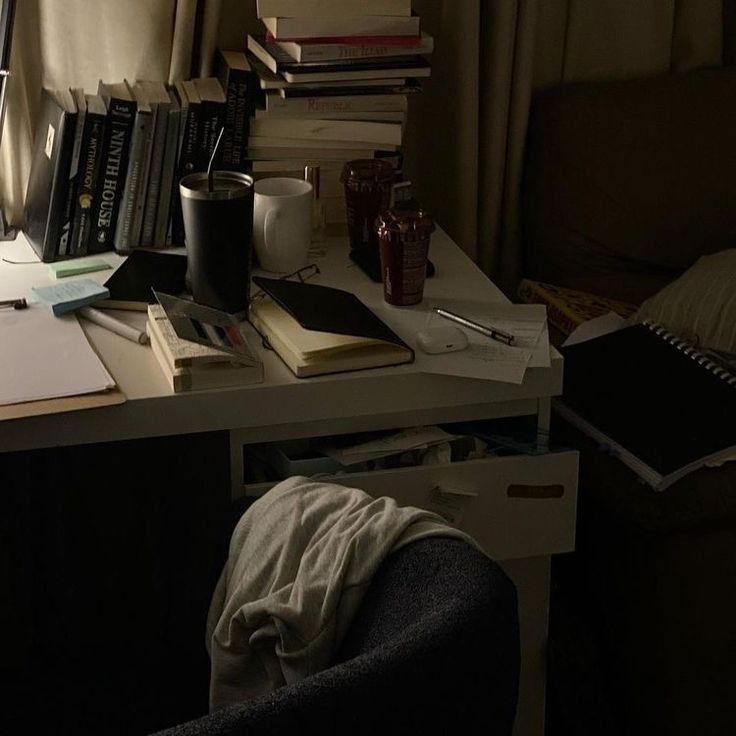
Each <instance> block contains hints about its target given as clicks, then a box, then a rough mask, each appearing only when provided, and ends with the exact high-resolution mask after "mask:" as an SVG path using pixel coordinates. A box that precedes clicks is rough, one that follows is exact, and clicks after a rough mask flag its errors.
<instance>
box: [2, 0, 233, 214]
mask: <svg viewBox="0 0 736 736" xmlns="http://www.w3.org/2000/svg"><path fill="white" fill-rule="evenodd" d="M221 11H222V0H125V2H118V1H117V0H16V14H15V25H14V33H13V42H12V48H11V58H10V70H11V76H10V78H9V82H8V99H7V112H6V120H5V126H4V130H3V131H2V145H0V202H2V203H4V210H5V212H6V216H7V219H8V220H9V221H10V222H11V223H13V224H16V225H20V224H21V223H22V211H23V198H24V195H25V187H26V182H27V180H28V172H29V169H30V159H31V148H32V140H33V125H34V121H35V116H36V113H37V107H38V102H39V93H40V89H41V87H42V86H46V87H50V88H59V87H84V89H85V90H86V91H87V92H94V91H96V89H97V83H98V81H99V80H100V79H103V80H105V81H121V80H122V79H126V78H127V79H151V80H156V81H164V82H170V83H171V82H174V81H176V80H179V79H185V78H189V77H190V76H199V75H203V76H206V75H207V74H209V73H210V72H211V65H212V59H213V54H214V49H215V47H216V44H217V37H218V33H219V27H220V16H221Z"/></svg>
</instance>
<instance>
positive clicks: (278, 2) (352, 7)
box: [256, 0, 411, 18]
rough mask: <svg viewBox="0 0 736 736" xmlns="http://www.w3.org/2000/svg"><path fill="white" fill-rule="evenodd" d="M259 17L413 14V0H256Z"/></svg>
mask: <svg viewBox="0 0 736 736" xmlns="http://www.w3.org/2000/svg"><path fill="white" fill-rule="evenodd" d="M256 14H257V16H258V17H259V18H263V17H264V16H265V17H269V16H270V17H286V18H296V17H299V16H305V15H307V16H312V15H322V16H325V15H326V16H335V17H337V16H341V17H351V16H355V15H368V14H370V15H398V16H410V15H411V0H371V2H370V3H366V2H363V1H362V0H256Z"/></svg>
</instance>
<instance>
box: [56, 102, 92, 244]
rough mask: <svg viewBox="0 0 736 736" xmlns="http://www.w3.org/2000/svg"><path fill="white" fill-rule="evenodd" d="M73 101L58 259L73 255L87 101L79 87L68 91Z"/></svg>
mask: <svg viewBox="0 0 736 736" xmlns="http://www.w3.org/2000/svg"><path fill="white" fill-rule="evenodd" d="M69 91H70V92H71V93H72V98H73V99H74V106H75V107H76V109H77V118H76V121H75V124H74V145H73V147H72V157H71V160H70V162H69V174H68V177H69V181H68V183H67V189H66V201H65V202H64V214H63V216H62V225H61V230H62V237H61V240H60V242H59V253H58V255H59V258H69V257H71V256H73V255H74V247H73V243H74V202H75V200H76V197H77V187H78V186H79V172H80V156H81V151H82V135H83V133H84V124H85V119H86V117H87V99H86V98H85V95H84V90H83V89H82V88H81V87H72V88H70V90H69Z"/></svg>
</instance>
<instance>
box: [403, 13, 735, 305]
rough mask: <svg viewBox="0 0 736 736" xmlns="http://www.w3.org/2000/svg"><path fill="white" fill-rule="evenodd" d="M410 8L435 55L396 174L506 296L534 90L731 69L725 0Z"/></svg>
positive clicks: (516, 262)
mask: <svg viewBox="0 0 736 736" xmlns="http://www.w3.org/2000/svg"><path fill="white" fill-rule="evenodd" d="M414 5H415V7H416V9H417V11H418V12H419V14H420V15H421V16H422V24H423V27H424V29H425V30H427V31H428V32H429V33H431V34H432V35H434V37H435V53H434V55H433V57H432V67H433V69H432V77H431V79H430V80H427V82H426V83H425V84H424V85H423V86H424V88H425V92H424V93H423V94H422V95H417V96H416V97H417V99H415V100H412V106H411V109H410V116H409V124H408V131H407V136H406V138H407V146H406V148H407V151H406V163H405V166H406V173H407V175H408V177H409V178H411V179H412V180H413V181H414V182H415V188H416V191H417V194H418V196H419V197H420V199H421V201H422V202H423V203H424V204H425V206H426V207H427V208H428V210H429V211H430V212H432V213H433V214H434V216H435V217H436V219H437V221H438V222H439V223H440V224H441V225H442V226H443V227H444V228H445V229H446V230H447V231H448V232H449V234H450V235H451V236H452V237H453V238H454V239H455V240H456V242H458V243H459V244H460V245H461V246H462V247H463V249H464V250H465V251H466V252H467V253H468V255H469V256H470V257H471V258H473V259H474V260H476V261H477V262H478V264H479V265H480V266H481V267H482V268H483V270H484V271H486V273H488V274H489V275H490V276H491V278H493V279H494V281H495V282H496V283H497V284H498V285H499V286H500V287H501V288H502V289H503V290H504V291H506V293H507V294H509V295H513V293H514V290H515V286H516V283H517V281H518V279H519V278H520V276H521V274H522V272H523V264H522V262H521V237H522V235H521V224H522V223H521V213H520V191H521V177H522V172H523V161H524V141H525V137H526V124H527V118H528V113H529V106H530V104H531V100H532V98H533V95H534V93H535V92H536V91H538V90H540V89H542V88H545V87H549V86H552V85H558V84H562V83H565V82H572V81H576V80H582V79H607V78H608V79H610V78H616V79H621V78H626V77H634V76H644V75H648V74H655V73H660V72H667V71H686V70H688V69H693V68H696V67H699V66H712V65H719V64H722V63H723V61H724V59H725V60H726V61H728V60H729V58H730V61H731V63H733V48H734V35H733V33H734V28H733V19H734V16H735V15H736V12H734V0H646V1H642V0H415V3H414ZM729 18H730V19H731V20H730V21H729V20H728V19H729ZM729 22H730V23H731V25H729Z"/></svg>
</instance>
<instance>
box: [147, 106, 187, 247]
mask: <svg viewBox="0 0 736 736" xmlns="http://www.w3.org/2000/svg"><path fill="white" fill-rule="evenodd" d="M180 116H181V110H180V109H179V108H178V107H172V108H171V109H170V110H169V122H168V128H167V130H166V151H165V153H164V160H163V163H162V165H161V191H160V194H159V198H158V207H157V208H156V226H155V229H154V233H153V242H152V245H153V246H154V247H156V248H160V247H163V246H164V245H166V235H167V233H168V229H169V221H170V214H171V198H172V196H174V181H175V178H176V177H175V168H176V152H177V148H178V142H179V120H180ZM177 187H178V182H177ZM177 194H178V192H177Z"/></svg>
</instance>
